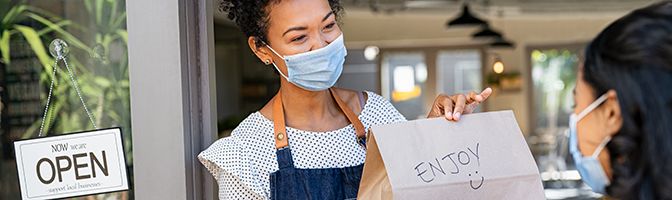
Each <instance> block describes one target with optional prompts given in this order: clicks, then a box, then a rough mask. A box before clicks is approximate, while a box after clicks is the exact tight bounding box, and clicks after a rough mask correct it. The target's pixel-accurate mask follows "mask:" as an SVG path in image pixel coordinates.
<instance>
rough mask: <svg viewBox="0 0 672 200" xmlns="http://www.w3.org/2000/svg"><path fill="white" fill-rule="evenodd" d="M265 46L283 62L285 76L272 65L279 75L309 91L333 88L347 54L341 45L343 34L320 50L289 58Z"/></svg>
mask: <svg viewBox="0 0 672 200" xmlns="http://www.w3.org/2000/svg"><path fill="white" fill-rule="evenodd" d="M266 46H267V47H268V48H269V49H271V51H273V53H275V54H276V55H278V56H279V57H280V58H282V59H283V60H284V61H285V65H286V66H287V75H286V76H285V75H284V74H282V72H281V71H280V68H278V66H277V65H275V63H273V66H275V69H276V70H278V72H279V73H280V75H282V77H284V78H285V79H287V81H289V82H290V83H293V84H294V85H296V86H299V87H300V88H303V89H305V90H310V91H321V90H326V89H329V88H330V87H332V86H334V84H336V81H337V80H338V78H339V77H340V76H341V72H343V63H344V62H345V56H346V55H347V54H348V53H347V51H346V49H345V45H344V44H343V34H341V35H340V36H338V38H336V39H335V40H334V41H332V42H331V43H329V44H328V45H327V46H325V47H323V48H321V49H317V50H314V51H309V52H305V53H300V54H295V55H291V56H281V55H280V54H278V52H276V51H275V50H273V48H271V47H270V46H268V45H266Z"/></svg>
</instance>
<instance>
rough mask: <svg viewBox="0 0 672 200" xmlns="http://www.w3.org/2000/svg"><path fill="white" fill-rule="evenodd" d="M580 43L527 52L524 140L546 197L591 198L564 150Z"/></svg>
mask: <svg viewBox="0 0 672 200" xmlns="http://www.w3.org/2000/svg"><path fill="white" fill-rule="evenodd" d="M580 49H581V48H580V47H575V48H557V49H555V48H551V49H534V50H532V51H531V54H530V59H531V60H530V61H531V64H532V67H531V70H532V71H531V75H532V84H533V90H532V95H533V98H534V116H533V117H534V120H535V124H534V125H535V128H534V132H533V133H532V135H531V136H530V137H529V138H528V142H529V143H530V146H531V148H532V152H533V153H534V154H535V157H536V160H537V164H538V166H539V170H540V172H541V177H542V180H543V181H544V187H545V188H546V189H547V190H546V195H547V198H549V199H566V198H579V199H594V198H596V197H599V196H600V195H598V194H595V193H593V192H591V191H590V189H589V188H587V187H585V186H583V184H582V182H581V177H580V176H579V173H578V172H577V171H576V170H575V167H574V166H573V161H572V159H570V158H569V157H568V155H567V154H568V152H567V142H568V141H567V134H566V132H567V129H568V123H569V122H568V119H569V115H570V114H571V112H572V105H573V98H572V90H573V89H574V86H575V81H576V70H577V66H578V62H579V59H578V55H579V53H578V52H580Z"/></svg>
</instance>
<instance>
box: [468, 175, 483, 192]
mask: <svg viewBox="0 0 672 200" xmlns="http://www.w3.org/2000/svg"><path fill="white" fill-rule="evenodd" d="M476 175H478V171H476V173H474V176H476ZM469 177H471V173H469ZM480 177H481V182H480V183H478V185H476V186H474V182H475V181H474V180H469V185H470V186H471V189H474V190H478V189H479V188H481V186H483V181H484V180H485V178H483V176H480Z"/></svg>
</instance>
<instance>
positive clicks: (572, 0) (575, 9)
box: [341, 0, 659, 15]
mask: <svg viewBox="0 0 672 200" xmlns="http://www.w3.org/2000/svg"><path fill="white" fill-rule="evenodd" d="M657 1H659V0H471V1H463V0H342V1H341V2H343V4H344V5H345V6H346V7H347V8H354V9H366V10H371V11H374V12H382V13H388V12H393V13H394V12H444V13H445V12H447V13H452V12H457V11H459V10H460V9H461V5H462V4H463V3H464V2H469V4H470V5H471V7H472V8H473V10H474V11H476V12H477V13H483V14H488V15H496V14H500V15H501V14H502V12H504V14H505V15H526V14H533V15H537V14H557V13H595V12H623V11H629V10H632V9H635V8H639V7H642V6H645V5H648V4H651V3H653V2H657Z"/></svg>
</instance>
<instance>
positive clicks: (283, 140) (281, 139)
mask: <svg viewBox="0 0 672 200" xmlns="http://www.w3.org/2000/svg"><path fill="white" fill-rule="evenodd" d="M273 132H274V133H275V137H274V138H275V148H276V149H281V148H283V147H286V146H288V145H289V142H288V141H287V133H286V132H287V128H286V126H285V110H284V109H283V106H282V95H281V93H280V92H279V91H278V95H277V96H275V99H274V100H273Z"/></svg>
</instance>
